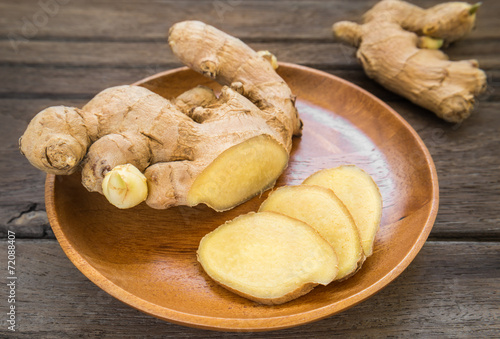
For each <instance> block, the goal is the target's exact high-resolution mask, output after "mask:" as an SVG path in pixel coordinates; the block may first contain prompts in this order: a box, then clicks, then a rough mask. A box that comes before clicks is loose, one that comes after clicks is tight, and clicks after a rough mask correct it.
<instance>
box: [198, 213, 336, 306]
mask: <svg viewBox="0 0 500 339" xmlns="http://www.w3.org/2000/svg"><path fill="white" fill-rule="evenodd" d="M197 254H198V261H199V262H200V263H201V265H202V266H203V269H204V270H205V272H206V273H207V274H208V275H209V276H210V277H211V278H212V279H213V280H215V281H216V282H217V283H218V284H220V285H222V286H223V287H225V288H227V289H229V290H230V291H232V292H234V293H236V294H239V295H241V296H243V297H246V298H248V299H251V300H254V301H257V302H260V303H262V304H267V305H275V304H281V303H284V302H287V301H290V300H292V299H295V298H297V297H299V296H301V295H304V294H306V293H308V292H309V291H311V290H312V289H313V288H314V287H315V286H316V285H318V284H321V285H327V284H328V283H330V282H331V281H333V280H334V278H335V277H336V275H337V271H338V270H337V256H336V254H335V251H334V250H333V248H332V247H331V246H330V244H329V243H328V242H327V241H326V240H325V239H323V238H322V237H321V236H320V235H319V234H318V233H317V232H316V231H315V230H314V229H313V228H312V227H310V226H308V225H307V224H305V223H303V222H302V221H299V220H296V219H293V218H290V217H287V216H285V215H282V214H278V213H272V212H262V213H254V212H251V213H248V214H244V215H241V216H239V217H237V218H235V219H233V220H232V221H228V222H226V223H225V224H223V225H221V226H219V227H218V228H217V229H215V230H214V231H212V232H210V233H209V234H207V235H206V236H205V237H203V239H202V240H201V242H200V245H199V248H198V252H197Z"/></svg>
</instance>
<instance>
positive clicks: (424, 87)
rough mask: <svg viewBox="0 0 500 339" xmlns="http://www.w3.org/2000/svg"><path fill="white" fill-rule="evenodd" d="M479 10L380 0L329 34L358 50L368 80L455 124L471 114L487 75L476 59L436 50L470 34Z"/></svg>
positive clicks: (453, 4)
mask: <svg viewBox="0 0 500 339" xmlns="http://www.w3.org/2000/svg"><path fill="white" fill-rule="evenodd" d="M477 7H478V5H469V4H467V3H462V2H449V3H443V4H440V5H437V6H434V7H431V8H429V9H422V8H420V7H417V6H414V5H411V4H409V3H407V2H405V1H398V0H383V1H380V2H379V3H377V4H376V5H375V6H374V7H373V8H372V9H370V10H369V11H368V12H366V13H365V15H364V16H363V24H361V25H359V24H356V23H354V22H348V21H341V22H338V23H336V24H334V25H333V31H334V33H335V35H336V36H337V37H338V38H340V39H341V40H343V41H344V42H347V43H349V44H351V45H353V46H355V47H358V51H357V54H356V55H357V58H358V59H359V60H360V62H361V64H362V65H363V68H364V70H365V72H366V74H367V75H368V76H369V77H370V78H372V79H374V80H375V81H377V82H379V83H380V84H381V85H382V86H384V87H386V88H387V89H389V90H391V91H393V92H395V93H397V94H399V95H401V96H403V97H405V98H407V99H409V100H411V101H412V102H414V103H415V104H417V105H420V106H422V107H424V108H426V109H428V110H430V111H432V112H434V113H436V115H437V116H438V117H440V118H442V119H444V120H446V121H449V122H454V123H459V122H462V121H463V120H465V119H466V118H467V117H469V116H470V114H471V111H472V109H473V106H474V101H475V96H477V95H479V94H480V93H482V92H483V91H484V90H485V89H486V75H485V73H484V72H483V71H482V70H480V69H479V68H478V63H477V61H476V60H465V61H449V60H448V57H447V56H446V54H444V53H443V52H441V51H439V50H437V48H439V47H440V45H443V44H444V45H445V46H446V45H448V44H450V43H452V42H454V41H456V40H458V39H461V38H462V37H464V36H465V35H466V34H468V33H469V32H470V31H471V30H472V28H473V27H474V24H475V17H476V15H475V13H476V11H477ZM419 36H421V38H419ZM419 47H420V48H419ZM423 47H427V48H423ZM429 47H430V49H428V48H429Z"/></svg>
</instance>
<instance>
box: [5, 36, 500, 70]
mask: <svg viewBox="0 0 500 339" xmlns="http://www.w3.org/2000/svg"><path fill="white" fill-rule="evenodd" d="M249 45H250V47H252V48H254V49H255V50H257V51H258V50H270V51H272V52H273V53H274V54H275V55H276V56H277V58H278V60H280V61H285V62H292V63H296V64H301V65H308V66H311V67H316V68H323V69H324V68H330V69H344V70H345V69H361V66H360V64H359V63H358V61H357V60H356V56H355V55H356V50H355V48H354V47H351V46H348V45H345V44H343V43H340V42H336V41H335V40H334V39H333V38H331V40H330V41H327V42H317V43H309V42H267V43H258V42H253V43H252V42H250V43H249ZM0 50H2V53H1V54H0V65H2V66H10V65H15V66H32V67H40V66H42V67H117V68H127V69H132V68H137V67H138V68H146V69H148V70H149V71H150V72H155V71H156V72H157V71H158V70H159V69H164V68H172V67H177V66H180V65H181V64H180V62H179V61H178V59H177V57H175V56H174V55H173V53H172V52H171V51H170V48H169V47H168V44H167V43H166V42H164V41H159V42H109V41H104V42H103V41H97V42H95V41H69V42H68V41H37V40H34V41H30V42H29V43H26V44H24V45H23V46H20V47H19V49H18V50H17V51H16V50H14V49H12V48H11V46H10V43H9V41H7V40H0ZM445 52H446V53H448V55H449V57H450V59H451V60H467V59H476V60H478V61H479V65H480V66H481V68H483V69H486V70H491V69H498V68H500V60H499V58H498V55H499V54H500V44H499V43H498V41H487V42H484V41H476V40H474V39H472V38H467V39H466V40H463V41H461V42H457V43H456V44H455V45H453V46H450V47H449V48H448V49H446V50H445Z"/></svg>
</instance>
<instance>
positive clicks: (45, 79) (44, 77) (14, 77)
mask: <svg viewBox="0 0 500 339" xmlns="http://www.w3.org/2000/svg"><path fill="white" fill-rule="evenodd" d="M168 69H172V67H161V66H158V67H134V68H121V67H50V66H26V65H18V66H0V79H3V84H2V87H1V88H0V97H3V98H12V99H14V98H18V99H50V98H54V99H58V100H64V99H69V98H74V99H76V98H90V97H92V96H93V95H95V94H96V93H98V92H99V91H101V90H103V89H104V88H107V87H112V86H118V85H123V84H130V83H133V82H136V81H138V80H140V79H143V78H145V77H148V76H151V75H154V74H155V73H157V72H161V71H165V70H168ZM318 69H321V68H318ZM323 71H325V72H327V73H330V74H333V75H335V76H338V77H340V78H342V79H345V80H347V81H350V82H352V83H354V84H356V85H358V86H360V87H361V88H363V89H365V90H367V91H369V92H370V93H372V94H374V95H375V96H377V97H378V98H380V99H382V100H384V101H401V100H404V99H403V98H402V97H400V96H398V95H396V94H394V93H391V92H389V91H387V90H385V89H384V88H383V87H382V86H380V85H379V84H377V83H376V82H375V81H373V80H371V79H369V78H368V77H367V76H366V75H365V74H364V72H363V71H362V70H361V68H358V69H343V68H329V67H328V68H324V69H323ZM486 74H487V76H488V86H489V87H488V89H487V91H486V93H485V94H483V95H481V96H480V98H479V103H480V104H481V103H482V102H486V101H499V98H500V90H499V89H500V71H497V70H488V71H486ZM75 80H77V81H75Z"/></svg>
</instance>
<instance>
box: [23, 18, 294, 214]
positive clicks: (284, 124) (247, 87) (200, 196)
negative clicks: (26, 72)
mask: <svg viewBox="0 0 500 339" xmlns="http://www.w3.org/2000/svg"><path fill="white" fill-rule="evenodd" d="M169 44H170V46H171V48H172V50H173V52H174V53H175V54H176V55H177V56H178V57H179V58H180V59H181V61H183V62H184V63H185V64H186V65H188V66H189V67H191V68H192V69H194V70H196V71H198V72H201V73H203V74H205V75H206V76H209V77H211V78H212V79H214V80H216V81H218V82H219V83H221V84H222V85H224V87H223V88H222V90H221V93H220V95H219V96H218V97H217V96H216V95H215V94H214V93H213V92H212V90H210V89H208V88H205V87H197V88H194V89H192V90H190V91H187V92H186V93H184V94H182V95H180V96H179V97H177V98H175V99H174V100H172V101H169V100H167V99H165V98H163V97H161V96H160V95H157V94H155V93H153V92H151V91H149V90H148V89H146V88H143V87H139V86H118V87H113V88H109V89H106V90H104V91H102V92H101V93H99V94H98V95H97V96H95V97H94V98H93V99H92V100H90V102H89V103H88V104H86V105H85V106H84V107H83V108H82V109H78V108H74V107H63V106H58V107H49V108H47V109H45V110H43V111H42V112H40V113H39V114H38V115H36V116H35V118H34V119H33V120H32V121H31V122H30V124H29V126H28V128H27V130H26V132H25V133H24V135H23V136H22V137H21V139H20V149H21V152H22V153H23V154H24V155H25V156H26V157H27V158H28V160H29V161H30V162H31V163H32V164H33V165H34V166H35V167H37V168H39V169H41V170H43V171H45V172H47V173H53V174H57V175H64V174H71V173H73V172H75V171H77V170H79V169H80V168H81V172H82V183H83V185H84V186H85V187H86V188H87V189H88V190H89V191H96V192H100V193H103V180H104V178H105V176H106V174H107V173H108V172H110V171H111V170H112V169H113V168H115V167H116V166H120V165H126V164H129V165H130V166H135V167H136V168H137V169H138V171H140V172H142V173H144V175H145V177H146V179H147V186H148V193H147V194H148V195H147V199H146V203H147V204H148V205H149V206H151V207H153V208H158V209H164V208H168V207H171V206H176V205H190V206H193V205H196V204H199V203H205V204H207V205H209V206H210V207H212V208H214V209H215V210H218V211H222V210H226V209H230V208H232V207H234V206H236V205H238V204H240V203H242V202H244V201H245V200H248V199H249V198H251V197H253V196H255V195H257V194H259V193H261V192H262V191H263V190H265V189H267V188H269V187H271V186H272V185H273V184H274V182H275V181H276V179H277V178H278V176H279V175H280V174H281V173H282V171H283V170H284V169H285V168H286V166H287V162H288V154H289V152H290V150H291V147H292V140H291V139H292V136H294V135H300V133H301V128H302V123H301V121H300V119H299V117H298V113H297V110H296V109H295V97H294V96H293V95H292V93H291V91H290V88H289V87H288V86H287V84H286V83H285V82H284V81H283V79H281V77H280V76H279V75H278V74H277V73H276V72H275V70H274V69H273V65H271V62H270V61H272V58H271V59H269V58H270V57H269V55H268V54H267V53H264V55H263V56H261V55H259V54H258V53H257V52H255V51H253V50H252V49H251V48H250V47H248V46H247V45H245V44H244V43H243V42H242V41H240V40H238V39H236V38H234V37H231V36H229V35H227V34H225V33H223V32H221V31H219V30H217V29H215V28H213V27H211V26H208V25H206V24H204V23H202V22H198V21H186V22H181V23H177V24H175V25H174V26H173V27H172V28H171V29H170V32H169ZM110 181H111V179H110ZM113 182H115V183H118V184H119V183H120V180H119V178H118V177H115V178H114V180H113ZM108 184H109V182H108V183H106V185H105V187H104V189H106V190H107V189H108V187H107V185H108ZM122 184H123V183H122ZM117 187H121V188H127V187H128V188H129V189H132V190H134V188H133V187H136V189H139V190H142V189H143V188H137V187H140V185H138V186H137V185H136V186H134V185H128V186H127V185H125V184H123V185H121V186H120V185H118V186H117ZM108 193H109V192H108ZM114 193H116V192H114ZM114 193H113V194H107V197H108V199H109V197H112V198H111V200H110V202H111V203H113V204H114V205H116V206H120V207H131V204H128V203H127V204H125V205H123V204H121V200H120V199H121V197H123V194H132V195H138V196H140V194H141V192H135V191H134V192H126V191H125V192H121V193H120V194H114ZM136 200H137V201H138V202H140V199H136ZM132 205H133V204H132Z"/></svg>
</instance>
